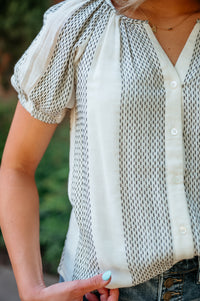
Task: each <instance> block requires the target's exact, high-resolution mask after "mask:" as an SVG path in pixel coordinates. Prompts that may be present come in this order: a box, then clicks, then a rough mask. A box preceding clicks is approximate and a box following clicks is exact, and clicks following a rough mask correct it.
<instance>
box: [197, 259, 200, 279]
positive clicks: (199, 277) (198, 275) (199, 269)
mask: <svg viewBox="0 0 200 301" xmlns="http://www.w3.org/2000/svg"><path fill="white" fill-rule="evenodd" d="M197 284H200V256H198V273H197Z"/></svg>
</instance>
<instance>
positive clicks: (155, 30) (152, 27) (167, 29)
mask: <svg viewBox="0 0 200 301" xmlns="http://www.w3.org/2000/svg"><path fill="white" fill-rule="evenodd" d="M139 9H140V11H141V12H142V14H143V15H144V17H145V19H147V21H149V20H148V17H147V16H146V14H145V13H144V11H143V10H142V9H141V8H139ZM198 11H199V10H197V11H195V12H194V13H192V14H189V15H187V16H186V17H185V18H184V19H183V20H181V22H179V23H177V24H175V25H174V26H170V27H167V28H163V27H160V26H157V25H155V24H151V25H150V23H149V25H150V26H151V29H152V31H153V32H155V33H156V32H157V30H158V29H160V30H164V31H171V30H173V29H174V28H176V27H178V26H179V25H181V24H182V23H183V22H184V21H186V20H187V19H188V18H189V17H191V16H192V15H194V14H196V13H197V12H198Z"/></svg>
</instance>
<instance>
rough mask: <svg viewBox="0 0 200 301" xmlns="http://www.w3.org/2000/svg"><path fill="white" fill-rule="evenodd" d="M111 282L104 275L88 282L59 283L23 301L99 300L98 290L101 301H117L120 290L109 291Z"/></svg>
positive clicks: (40, 290) (38, 290) (38, 291)
mask: <svg viewBox="0 0 200 301" xmlns="http://www.w3.org/2000/svg"><path fill="white" fill-rule="evenodd" d="M110 281H111V278H110V279H109V280H106V281H105V280H103V279H102V275H98V276H95V277H93V278H89V279H86V280H75V281H69V282H62V283H57V284H54V285H52V286H49V287H39V288H37V290H36V291H34V292H33V293H32V297H28V298H22V301H82V300H83V296H84V295H86V297H87V299H88V300H89V301H97V300H99V299H98V298H97V297H96V296H95V295H94V294H92V293H89V292H92V291H94V290H98V292H99V294H100V300H101V301H117V300H118V296H119V293H118V289H113V290H108V289H106V288H105V286H107V285H108V283H109V282H110Z"/></svg>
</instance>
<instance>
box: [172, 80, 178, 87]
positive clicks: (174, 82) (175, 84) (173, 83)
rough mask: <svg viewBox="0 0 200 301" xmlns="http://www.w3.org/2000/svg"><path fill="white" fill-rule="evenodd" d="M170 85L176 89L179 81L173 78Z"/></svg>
mask: <svg viewBox="0 0 200 301" xmlns="http://www.w3.org/2000/svg"><path fill="white" fill-rule="evenodd" d="M170 86H171V88H172V89H175V88H176V87H177V82H176V81H175V80H173V81H172V82H171V83H170Z"/></svg>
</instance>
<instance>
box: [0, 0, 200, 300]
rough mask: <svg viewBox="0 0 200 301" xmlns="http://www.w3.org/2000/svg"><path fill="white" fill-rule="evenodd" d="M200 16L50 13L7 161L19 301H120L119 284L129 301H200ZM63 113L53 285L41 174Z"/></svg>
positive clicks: (190, 4) (170, 5) (141, 6)
mask: <svg viewBox="0 0 200 301" xmlns="http://www.w3.org/2000/svg"><path fill="white" fill-rule="evenodd" d="M199 18H200V2H199V1H197V0H190V1H188V0H176V1H174V0H168V1H159V0H146V1H143V2H142V1H134V0H130V1H129V2H128V1H122V0H115V1H113V2H111V0H81V1H80V0H67V1H64V2H61V3H60V4H59V5H57V6H55V7H53V8H51V9H50V10H49V11H48V12H47V13H46V14H45V17H44V26H43V28H42V30H41V32H40V34H39V35H38V37H37V38H36V39H35V41H34V42H33V43H32V45H31V46H30V47H29V49H28V50H27V51H26V53H25V54H24V55H23V57H22V58H21V60H20V61H19V62H18V63H17V65H16V67H15V73H14V75H13V77H12V84H13V86H14V87H15V88H16V90H17V91H18V94H19V99H20V103H19V104H18V106H17V109H16V113H15V116H14V120H13V123H12V126H11V130H10V134H9V136H8V140H7V143H6V147H5V151H4V155H3V160H2V165H1V179H0V183H1V184H0V185H1V202H0V221H1V228H2V232H3V235H4V238H5V241H6V245H7V248H8V251H9V255H10V258H11V262H12V265H13V269H14V273H15V277H16V280H17V284H18V288H19V293H20V296H21V299H22V300H37V301H46V300H48V301H50V300H54V301H57V300H58V301H64V300H65V301H69V300H70V301H72V300H73V301H75V300H82V298H83V296H84V295H85V297H84V298H87V299H88V300H99V298H101V299H100V300H109V301H113V300H118V290H117V288H120V289H119V291H120V294H119V300H122V301H123V300H131V301H132V300H136V301H140V300H148V301H150V300H170V299H172V300H184V301H185V300H187V301H192V300H200V285H199V266H198V258H199V257H198V256H200V235H199V230H200V229H199V227H200V226H199V220H200V211H199V209H200V208H199V207H200V202H199V185H200V183H199V181H200V180H199V160H198V159H199V149H200V141H199V136H200V129H199V119H200V105H199V79H200V74H199V62H200V57H199V53H200V52H199V47H200V37H199V30H200V23H199V21H198V19H199ZM67 109H70V110H71V149H70V175H69V199H70V201H71V203H72V206H73V210H72V214H71V220H70V227H69V232H68V235H67V239H66V243H65V248H64V251H63V255H62V258H61V263H60V266H59V269H58V271H59V273H60V275H61V281H65V283H59V284H55V285H53V286H51V287H49V288H46V287H45V286H44V283H43V277H42V267H41V266H42V264H41V257H40V248H39V234H38V233H39V218H38V216H39V214H38V211H39V209H38V207H39V205H38V203H39V202H38V194H37V189H36V186H35V182H34V174H35V170H36V168H37V165H38V163H39V161H40V159H41V158H42V156H43V153H44V151H45V149H46V147H47V145H48V143H49V141H50V139H51V137H52V135H53V133H54V131H55V128H56V126H57V124H58V123H60V122H61V120H62V119H63V117H64V115H65V112H66V110H67ZM105 270H108V272H106V273H105V274H104V276H103V279H104V280H103V279H102V275H101V273H102V272H103V271H105ZM109 270H110V271H111V273H112V278H111V277H110V276H111V274H110V272H109ZM96 275H97V276H96ZM98 275H100V276H98ZM86 278H89V279H88V280H80V281H77V279H86ZM105 287H106V288H105ZM94 290H97V291H98V294H97V293H95V292H93V293H92V291H94ZM97 295H98V297H97ZM84 300H85V299H84Z"/></svg>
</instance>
